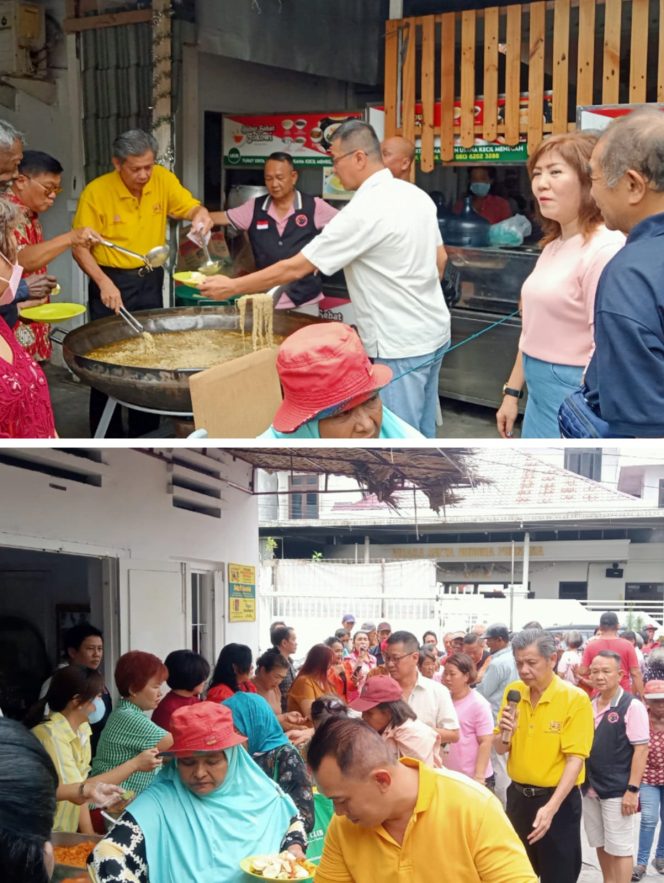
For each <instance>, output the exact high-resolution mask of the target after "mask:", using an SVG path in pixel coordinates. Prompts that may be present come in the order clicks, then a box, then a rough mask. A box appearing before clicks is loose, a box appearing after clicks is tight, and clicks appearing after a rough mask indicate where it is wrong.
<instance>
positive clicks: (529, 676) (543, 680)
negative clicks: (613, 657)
mask: <svg viewBox="0 0 664 883" xmlns="http://www.w3.org/2000/svg"><path fill="white" fill-rule="evenodd" d="M512 651H513V653H514V659H515V662H516V668H517V672H518V673H519V677H520V680H519V681H514V682H513V683H511V684H508V685H507V687H506V688H505V695H504V697H503V702H502V706H501V709H500V711H499V713H498V726H497V728H496V730H495V733H496V735H495V736H494V748H495V749H496V751H497V753H498V754H505V753H506V752H509V758H508V760H507V773H508V775H509V777H510V779H511V780H512V784H511V785H510V786H509V788H508V789H507V815H508V816H509V818H510V821H511V822H512V824H513V825H514V827H515V829H516V831H517V833H518V835H519V837H520V838H521V840H522V841H523V844H524V846H525V847H526V852H527V853H528V856H529V858H530V860H531V862H532V864H533V867H534V868H535V871H536V872H537V874H538V875H539V878H540V880H541V881H542V883H576V880H577V878H578V876H579V874H580V873H581V793H580V791H579V787H578V786H579V785H580V784H581V783H582V782H583V780H584V777H585V770H584V761H585V760H586V758H587V757H588V756H589V754H590V748H591V746H592V741H593V733H594V724H593V712H592V707H591V705H590V700H589V699H588V696H587V695H586V694H585V693H584V692H583V690H580V689H579V688H578V687H575V686H573V685H572V684H570V683H568V682H567V681H563V680H562V678H559V677H558V676H557V675H556V673H555V670H554V669H555V665H556V660H557V658H558V657H557V652H556V645H555V641H554V639H553V636H552V635H550V634H549V633H548V632H544V631H541V630H537V629H527V630H525V631H522V632H519V633H518V634H516V635H515V636H514V637H513V638H512ZM510 691H516V693H518V694H519V697H520V698H519V701H518V702H514V703H509V704H508V702H507V697H508V695H509V693H510ZM511 704H513V705H514V706H515V710H513V708H511V707H510V705H511Z"/></svg>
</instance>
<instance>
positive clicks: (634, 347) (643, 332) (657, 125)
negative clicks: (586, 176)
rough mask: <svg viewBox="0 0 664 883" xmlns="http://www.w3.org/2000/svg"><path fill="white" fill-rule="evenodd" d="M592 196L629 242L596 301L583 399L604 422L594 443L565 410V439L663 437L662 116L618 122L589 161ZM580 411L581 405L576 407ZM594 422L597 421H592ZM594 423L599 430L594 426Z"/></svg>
mask: <svg viewBox="0 0 664 883" xmlns="http://www.w3.org/2000/svg"><path fill="white" fill-rule="evenodd" d="M590 173H591V179H592V190H591V193H592V196H593V198H594V200H595V202H596V203H597V205H598V206H599V208H600V210H601V212H602V215H603V216H604V222H605V224H606V226H607V227H608V228H609V229H610V230H621V231H622V232H623V233H625V234H627V242H626V244H625V246H624V248H622V249H621V250H620V251H619V252H618V253H617V254H616V255H615V257H614V258H613V259H612V260H611V261H609V263H608V264H607V265H606V267H605V269H604V272H603V273H602V275H601V277H600V280H599V284H598V286H597V295H596V298H595V351H594V353H593V356H592V359H591V360H590V364H589V366H588V370H587V372H586V376H585V385H584V387H582V390H581V395H582V396H583V399H585V404H586V405H587V406H589V407H590V409H591V410H592V412H594V415H595V417H599V418H601V420H602V421H605V423H606V426H601V424H600V429H599V432H597V433H596V435H595V436H593V435H592V433H591V434H589V435H586V434H584V430H583V429H582V428H581V427H580V426H578V427H577V426H576V425H575V423H574V421H573V420H572V415H570V414H569V413H568V412H569V411H572V408H573V403H574V401H575V400H576V401H578V397H579V395H580V394H579V393H576V394H575V396H573V397H572V399H567V400H566V402H564V403H563V405H562V406H561V413H560V421H561V429H562V432H563V435H564V437H569V438H588V437H597V435H599V436H600V437H606V438H616V437H623V438H627V437H639V438H640V437H651V438H652V437H660V436H663V435H664V114H663V113H662V112H661V111H659V110H656V109H654V108H642V109H638V110H634V111H632V113H630V114H628V115H626V116H624V117H621V118H620V119H617V120H614V121H613V122H612V123H610V124H609V126H608V127H607V128H606V129H605V131H604V132H602V134H601V135H600V137H599V140H598V142H597V144H596V146H595V148H594V150H593V153H592V156H591V159H590ZM579 405H581V406H582V405H583V402H582V401H581V402H579ZM591 416H592V415H591ZM591 422H594V421H593V420H592V419H591Z"/></svg>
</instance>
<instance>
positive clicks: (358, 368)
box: [272, 322, 392, 432]
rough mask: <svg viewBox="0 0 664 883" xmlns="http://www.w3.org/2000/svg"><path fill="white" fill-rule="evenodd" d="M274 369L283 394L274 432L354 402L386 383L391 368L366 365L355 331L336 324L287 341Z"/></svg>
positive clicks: (307, 329)
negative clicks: (277, 373)
mask: <svg viewBox="0 0 664 883" xmlns="http://www.w3.org/2000/svg"><path fill="white" fill-rule="evenodd" d="M277 371H278V372H279V379H280V381H281V386H282V388H283V391H284V400H283V402H282V403H281V405H280V406H279V408H278V410H277V413H276V414H275V415H274V420H273V421H272V425H273V426H274V428H275V429H276V430H277V432H294V431H295V430H296V429H297V428H298V427H299V426H302V424H303V423H306V422H307V420H311V419H312V418H313V417H315V416H316V415H317V414H320V413H321V411H325V410H326V409H327V408H333V407H337V406H341V405H343V404H345V403H346V402H348V403H352V401H353V400H354V399H359V401H358V402H357V404H360V403H361V401H363V398H362V397H366V398H368V397H369V396H370V395H372V394H373V393H374V392H376V390H379V389H381V388H382V387H383V386H386V384H388V383H389V382H390V380H391V379H392V369H391V368H388V367H387V365H372V364H371V362H370V361H369V357H368V356H367V354H366V352H365V351H364V347H363V346H362V341H361V340H360V338H359V337H358V336H357V333H356V332H355V331H354V330H353V329H352V328H351V327H350V325H344V324H343V323H341V322H326V323H324V324H323V323H321V324H320V325H308V326H307V327H305V328H300V329H299V330H298V331H296V332H295V333H294V334H291V335H290V337H287V338H286V340H285V341H284V342H283V343H282V345H281V347H280V349H279V355H278V356H277Z"/></svg>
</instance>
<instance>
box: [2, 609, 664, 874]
mask: <svg viewBox="0 0 664 883" xmlns="http://www.w3.org/2000/svg"><path fill="white" fill-rule="evenodd" d="M355 626H356V623H355V618H354V616H353V615H352V614H346V615H344V617H343V620H342V623H341V626H340V628H339V629H337V631H336V632H335V634H334V635H331V636H329V637H327V638H325V639H324V640H323V641H321V642H320V643H317V644H314V645H312V646H311V647H310V648H309V649H308V651H307V653H306V654H305V655H304V658H302V656H301V654H298V636H297V634H296V631H295V629H294V628H292V627H290V626H288V625H287V624H286V623H284V622H275V623H273V624H272V626H271V629H270V644H271V646H270V648H269V649H268V650H266V651H265V652H264V653H262V654H261V655H260V656H259V657H258V658H257V659H256V663H255V668H254V658H253V653H252V650H251V648H250V647H248V646H247V645H244V644H237V643H231V644H227V645H226V646H224V647H223V648H222V650H221V652H220V654H219V657H218V659H217V660H216V664H215V666H214V668H212V667H211V665H210V664H209V662H208V661H207V660H206V659H205V658H204V657H203V656H201V655H200V654H199V653H196V652H194V651H191V650H174V651H173V652H171V653H170V654H168V656H167V657H166V659H165V660H163V661H162V660H161V659H159V658H158V657H156V656H155V655H153V654H151V653H147V652H143V651H140V650H132V651H130V652H128V653H125V654H124V655H122V656H121V657H120V658H119V659H118V661H117V664H116V667H115V673H114V678H115V687H116V692H117V695H118V696H119V699H118V700H117V701H116V703H115V704H113V703H112V702H111V696H110V692H109V690H108V688H107V686H106V685H105V683H104V679H103V677H102V675H101V667H102V661H103V636H102V634H101V632H100V631H99V630H98V629H97V628H96V627H94V626H93V625H91V624H89V623H83V624H81V625H78V626H75V627H74V628H73V629H71V630H70V631H69V633H68V635H67V639H66V641H65V644H66V653H67V659H66V660H65V662H64V664H63V665H61V666H60V667H59V668H58V669H57V670H56V671H55V672H54V673H53V676H52V677H51V678H49V679H48V681H47V682H46V683H45V684H44V688H43V690H42V696H41V698H40V699H39V700H37V702H35V704H34V705H33V707H32V708H31V709H30V711H29V712H28V714H27V716H26V718H25V719H24V721H23V722H22V723H18V722H15V721H9V720H7V719H1V720H0V728H1V730H2V732H1V733H0V735H1V737H2V738H1V741H2V744H3V747H4V746H6V747H7V750H3V752H2V759H0V784H2V787H1V788H0V843H2V844H7V843H9V842H10V841H11V849H9V848H8V849H7V850H6V851H3V850H0V876H2V879H3V880H8V881H14V880H21V881H23V883H37V881H40V883H41V881H44V880H47V879H48V878H49V873H50V872H49V868H51V867H52V852H51V848H50V845H49V838H50V832H51V830H52V831H55V832H68V833H74V832H80V833H83V834H88V835H93V834H95V833H96V834H99V835H103V839H101V840H100V841H99V842H98V843H97V845H96V846H95V848H94V850H93V852H92V854H91V855H90V858H89V872H90V875H91V877H92V879H93V880H95V881H97V883H112V881H119V880H123V881H133V883H148V881H152V883H162V881H174V883H175V881H176V880H177V881H181V880H184V879H201V880H202V879H210V880H212V879H219V875H220V874H224V875H225V876H223V879H226V880H231V881H232V880H236V879H237V880H238V881H239V880H240V879H242V877H241V871H240V870H239V862H240V860H241V859H243V858H245V857H247V856H249V855H252V854H258V853H261V854H263V853H270V852H277V851H279V850H288V851H290V852H291V853H292V854H293V855H294V856H296V857H299V858H301V857H304V856H305V855H307V854H310V855H315V856H316V858H318V857H320V865H319V868H318V870H317V874H316V879H317V880H318V881H321V880H322V881H323V883H332V881H335V883H338V881H341V880H344V881H349V883H350V881H358V883H359V881H364V880H365V879H366V873H367V868H369V867H373V866H376V865H375V863H376V862H378V861H380V862H382V863H383V864H382V866H383V867H384V868H385V869H386V873H387V872H388V871H390V869H392V868H393V869H395V871H394V872H395V873H396V869H397V868H399V867H402V866H403V863H404V862H407V863H410V864H409V866H412V868H413V879H415V880H423V881H427V880H429V879H431V880H433V879H436V877H435V875H433V876H428V875H427V874H428V871H427V870H426V869H427V868H428V867H431V865H430V862H434V864H433V867H434V868H435V867H436V865H435V861H436V851H437V850H440V851H441V856H442V855H444V856H445V862H446V867H453V868H454V869H455V872H456V874H457V876H458V877H459V879H464V880H466V879H467V880H478V881H479V880H482V881H488V883H507V881H518V883H519V881H534V880H535V879H537V878H539V879H540V880H541V881H543V883H554V881H556V883H573V881H576V880H577V878H578V876H579V874H580V871H581V824H582V823H583V825H584V827H585V831H586V835H587V839H588V842H589V843H590V845H591V846H592V847H594V848H595V849H596V850H597V856H598V861H599V864H600V866H601V869H602V873H603V877H604V880H605V883H623V881H628V880H640V879H642V877H643V876H644V875H645V874H646V871H647V866H648V863H649V861H650V859H651V851H652V846H653V840H654V834H655V829H656V826H657V823H658V820H659V819H660V817H661V815H662V814H663V813H664V799H663V798H664V630H663V629H659V630H656V629H655V627H654V626H648V627H647V628H646V629H645V630H644V631H643V634H639V633H637V632H635V631H632V630H624V631H623V632H622V633H621V634H619V623H618V617H617V616H616V614H615V613H612V612H607V613H604V614H602V616H601V618H600V622H599V626H598V629H597V630H596V633H595V634H594V635H590V636H588V638H587V640H586V641H585V642H584V639H583V636H582V635H581V634H580V633H579V632H575V631H570V632H563V631H561V632H556V631H553V630H543V629H542V628H541V625H540V624H539V623H528V624H527V626H526V627H525V628H524V629H523V630H521V631H519V632H516V633H514V634H510V632H509V630H508V628H507V626H505V625H504V624H501V623H494V624H491V625H489V626H484V625H481V624H477V625H476V626H474V627H473V628H472V629H470V630H468V631H456V632H454V631H452V632H447V633H445V634H443V635H442V641H441V643H440V645H439V641H438V636H437V635H436V633H435V632H432V631H427V632H425V633H424V635H423V636H422V639H421V640H420V639H419V638H418V637H417V636H416V635H414V634H413V633H412V632H409V631H406V630H396V631H393V630H392V627H391V625H390V623H388V622H385V621H383V622H379V623H378V624H377V625H376V624H374V623H372V622H363V623H361V624H360V626H359V627H357V628H356V627H355ZM166 687H167V688H168V690H166ZM17 770H18V771H19V773H21V774H23V775H26V776H30V777H32V779H34V780H35V781H32V779H31V780H30V781H24V782H22V785H21V787H22V788H24V789H26V788H27V789H28V791H30V789H34V790H35V793H40V794H44V793H48V799H47V800H42V808H43V806H45V807H46V810H45V815H43V814H42V815H39V816H38V817H35V818H34V819H33V820H32V821H31V822H29V823H28V822H27V821H26V820H25V818H24V816H23V815H21V813H18V814H17V813H16V809H15V803H16V801H15V800H14V796H13V794H12V793H11V791H12V787H11V782H12V781H14V779H13V777H14V776H15V775H17V772H16V771H17ZM118 801H122V802H121V803H119V804H118ZM639 801H640V802H639ZM114 806H115V807H116V809H115V816H116V822H115V824H113V825H112V826H111V827H110V830H107V828H108V824H107V822H106V821H105V819H104V814H103V813H102V810H103V809H104V808H108V807H110V808H111V811H113V807H114ZM637 812H641V822H640V834H639V844H638V852H637V854H636V856H635V855H634V849H633V847H634V840H635V830H634V818H635V815H636V813H637ZM106 819H108V815H106ZM415 819H417V820H418V824H417V826H416V828H415V829H414V828H413V825H414V820H415ZM185 820H186V824H185ZM251 820H254V821H253V822H251ZM582 820H583V821H582ZM443 821H444V827H443ZM438 824H440V826H441V827H440V829H439V830H440V831H442V830H444V831H445V836H444V837H441V836H438V837H436V836H434V835H433V834H432V831H433V830H434V829H435V826H436V825H438ZM37 845H38V846H39V849H37ZM441 860H442V859H441ZM652 862H653V867H654V868H655V870H657V871H658V872H660V873H664V834H663V833H660V836H659V841H658V843H657V846H656V848H655V854H654V856H652ZM25 867H28V868H30V869H31V870H30V871H29V873H28V876H25V873H26V872H25V870H22V869H24V868H25ZM21 874H24V876H21Z"/></svg>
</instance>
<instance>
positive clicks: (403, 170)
mask: <svg viewBox="0 0 664 883" xmlns="http://www.w3.org/2000/svg"><path fill="white" fill-rule="evenodd" d="M380 154H381V156H382V157H383V164H384V166H385V168H387V169H389V170H390V171H391V172H392V174H393V175H394V177H395V178H399V179H400V180H402V181H410V176H411V167H412V165H413V160H414V159H415V145H414V144H413V142H412V141H409V140H408V138H402V137H401V135H395V136H394V137H393V138H386V139H385V140H384V141H383V142H382V143H381V145H380Z"/></svg>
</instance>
